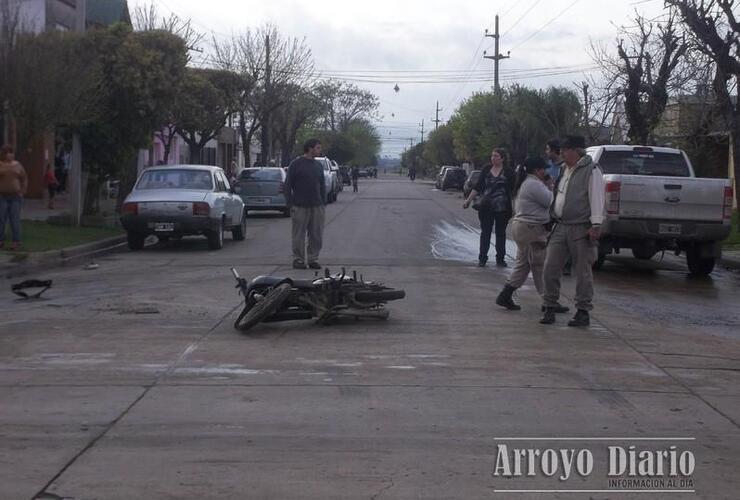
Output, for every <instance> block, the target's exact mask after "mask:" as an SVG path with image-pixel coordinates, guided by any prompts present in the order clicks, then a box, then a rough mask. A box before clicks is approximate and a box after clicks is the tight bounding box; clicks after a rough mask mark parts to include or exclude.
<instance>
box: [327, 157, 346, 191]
mask: <svg viewBox="0 0 740 500" xmlns="http://www.w3.org/2000/svg"><path fill="white" fill-rule="evenodd" d="M329 161H330V162H331V171H332V173H333V174H334V176H335V177H336V179H337V185H336V186H335V189H336V190H337V192H339V191H344V182H342V171H341V170H340V169H339V163H337V162H335V161H334V160H329Z"/></svg>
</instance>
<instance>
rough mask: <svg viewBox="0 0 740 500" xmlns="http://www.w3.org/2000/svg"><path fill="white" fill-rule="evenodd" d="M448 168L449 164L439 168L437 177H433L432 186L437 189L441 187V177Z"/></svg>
mask: <svg viewBox="0 0 740 500" xmlns="http://www.w3.org/2000/svg"><path fill="white" fill-rule="evenodd" d="M448 168H452V167H449V166H445V167H442V168H440V169H439V173H438V174H437V177H436V178H435V182H434V187H435V188H437V189H442V178H443V177H444V175H445V172H447V169H448Z"/></svg>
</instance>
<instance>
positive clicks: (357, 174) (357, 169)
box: [352, 167, 360, 193]
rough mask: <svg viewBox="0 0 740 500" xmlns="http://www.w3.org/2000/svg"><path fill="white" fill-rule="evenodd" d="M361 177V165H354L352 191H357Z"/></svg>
mask: <svg viewBox="0 0 740 500" xmlns="http://www.w3.org/2000/svg"><path fill="white" fill-rule="evenodd" d="M359 178H360V167H352V192H353V193H356V192H357V184H358V183H359Z"/></svg>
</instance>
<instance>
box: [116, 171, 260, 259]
mask: <svg viewBox="0 0 740 500" xmlns="http://www.w3.org/2000/svg"><path fill="white" fill-rule="evenodd" d="M246 215H247V211H246V210H245V208H244V202H242V199H241V198H240V197H239V196H238V195H236V194H234V193H233V192H232V189H231V188H230V187H229V181H228V180H227V179H226V175H225V174H224V171H223V170H222V169H221V168H219V167H210V166H205V165H175V166H171V167H153V168H149V169H147V170H145V171H144V172H143V173H142V174H141V176H140V177H139V179H138V180H137V181H136V184H135V186H134V189H133V190H132V191H131V193H130V194H129V195H128V196H127V197H126V199H125V200H124V203H123V207H122V209H121V224H122V225H123V227H124V229H125V230H126V234H127V237H128V246H129V248H130V249H131V250H140V249H141V248H143V247H144V240H145V239H146V237H147V236H148V235H151V234H155V235H157V236H158V237H159V238H160V240H163V241H164V240H167V239H168V238H170V237H173V236H175V237H179V236H184V235H192V234H201V235H205V236H206V237H207V238H208V246H209V248H211V249H212V250H218V249H220V248H222V247H223V245H224V233H225V231H227V230H228V231H231V234H232V236H233V238H234V240H243V239H244V237H245V235H246V229H247V226H246V224H247V218H246Z"/></svg>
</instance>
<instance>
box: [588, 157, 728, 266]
mask: <svg viewBox="0 0 740 500" xmlns="http://www.w3.org/2000/svg"><path fill="white" fill-rule="evenodd" d="M587 152H588V154H589V155H591V157H592V158H593V160H594V162H596V163H597V164H599V166H600V167H601V170H602V171H603V173H604V182H605V185H606V187H605V189H606V209H605V220H604V223H603V225H602V231H601V232H602V238H601V240H600V241H599V256H598V260H597V262H596V264H595V267H596V268H598V267H600V266H601V264H603V262H604V257H605V256H606V255H607V254H609V253H612V252H619V251H620V250H621V249H623V248H629V249H631V250H632V254H633V255H634V256H635V257H636V258H638V259H650V258H652V257H653V255H655V254H656V253H657V252H660V251H662V250H671V251H676V252H684V253H685V254H686V262H687V264H688V267H689V271H690V272H691V273H692V274H699V275H706V274H709V273H710V272H712V270H713V269H714V264H715V262H716V260H717V259H718V258H719V257H720V256H721V250H722V247H721V245H720V242H721V241H722V240H724V239H725V238H727V237H728V236H729V234H730V218H731V216H732V201H733V189H732V184H731V182H730V180H728V179H700V178H697V177H696V175H695V173H694V168H693V167H692V165H691V162H690V161H689V158H688V156H686V153H684V152H683V151H681V150H680V149H673V148H661V147H645V146H596V147H592V148H589V149H588V150H587Z"/></svg>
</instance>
